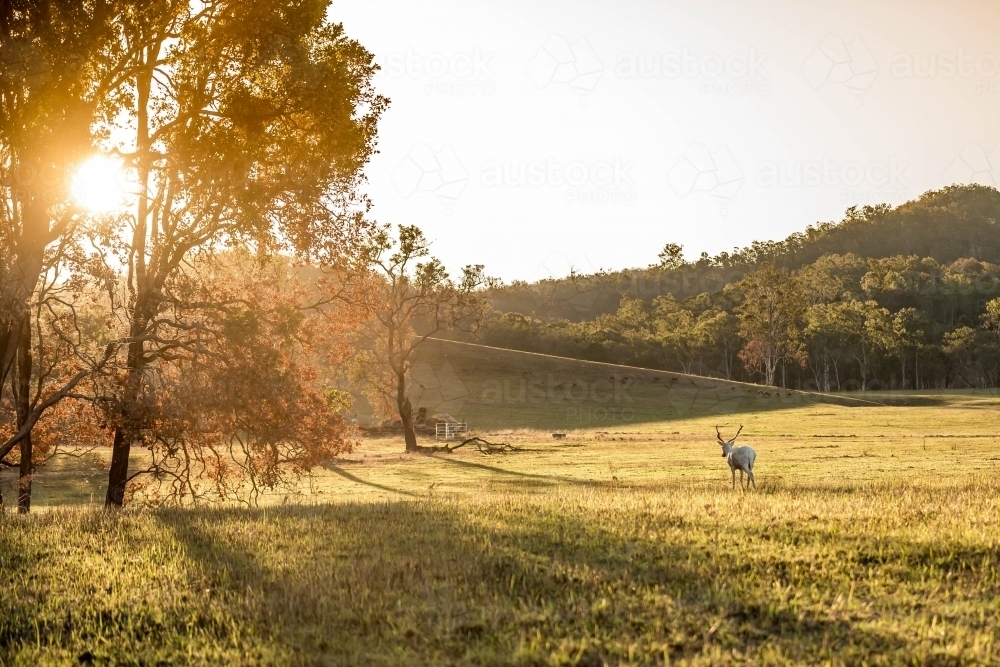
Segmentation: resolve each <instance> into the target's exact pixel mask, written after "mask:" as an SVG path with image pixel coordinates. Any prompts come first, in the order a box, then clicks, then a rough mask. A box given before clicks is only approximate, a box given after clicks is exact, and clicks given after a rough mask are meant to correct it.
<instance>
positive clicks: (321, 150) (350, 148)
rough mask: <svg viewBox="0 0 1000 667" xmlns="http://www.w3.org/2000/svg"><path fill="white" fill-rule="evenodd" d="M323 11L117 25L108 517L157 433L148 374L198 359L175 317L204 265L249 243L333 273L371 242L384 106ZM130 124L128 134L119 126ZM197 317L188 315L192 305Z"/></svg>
mask: <svg viewBox="0 0 1000 667" xmlns="http://www.w3.org/2000/svg"><path fill="white" fill-rule="evenodd" d="M328 4H329V3H328V2H327V1H326V0H264V1H261V2H253V3H247V2H238V1H236V0H222V1H208V2H204V3H189V2H186V1H178V2H159V3H148V4H147V3H142V4H138V3H137V4H135V5H132V6H130V7H129V11H128V12H126V13H125V15H124V16H123V18H122V19H121V20H120V21H119V22H118V24H117V28H118V33H117V36H118V44H119V46H120V48H121V50H122V51H123V52H124V53H126V54H127V58H125V59H124V60H122V62H121V63H120V66H121V67H122V69H123V70H124V71H127V72H129V76H128V77H127V78H126V79H125V80H124V81H123V82H122V83H121V85H120V86H119V87H118V88H116V89H115V91H114V93H113V94H109V95H108V96H106V98H105V102H106V103H105V104H104V106H103V107H102V110H103V112H104V118H105V119H106V122H105V123H104V125H103V126H102V128H101V129H102V130H103V131H104V133H105V135H106V137H107V139H106V141H105V143H104V146H103V147H104V148H105V150H107V151H109V152H112V153H114V154H117V155H118V156H120V158H121V159H122V160H123V162H124V168H125V169H126V172H127V174H128V177H129V179H130V180H131V181H132V182H133V183H134V192H133V199H132V204H131V206H130V208H129V210H128V215H127V216H126V217H124V218H122V219H121V224H119V225H117V226H109V228H108V230H107V233H106V234H105V236H104V237H103V238H102V239H101V241H102V246H103V247H104V248H107V252H106V253H105V257H104V261H105V264H106V265H108V266H115V265H120V266H123V267H124V271H123V275H122V276H121V284H122V286H123V288H122V290H121V291H120V292H119V293H118V294H117V295H116V303H115V306H116V309H117V312H118V313H120V314H121V317H122V318H123V320H124V322H125V329H126V330H125V331H124V332H123V333H124V334H125V336H126V337H127V339H128V340H129V345H128V349H127V355H126V356H125V357H124V358H122V359H120V360H119V368H120V375H119V380H120V383H119V386H118V389H117V390H116V392H115V395H114V400H113V401H111V404H112V405H113V406H115V411H114V412H115V414H114V415H113V419H112V420H111V422H110V423H111V424H112V426H113V432H114V435H113V442H112V457H111V465H110V470H109V476H108V489H107V496H106V501H105V502H106V504H107V505H109V506H118V505H121V504H122V502H123V499H124V497H125V490H126V484H127V481H128V479H129V455H130V452H131V448H132V445H133V443H135V442H137V441H139V439H140V436H141V434H142V432H143V431H144V429H146V428H147V427H148V423H147V421H148V419H149V415H148V413H147V411H146V410H145V407H144V406H147V405H148V401H147V400H146V399H147V397H148V395H149V392H150V389H151V382H150V380H151V376H150V373H149V369H151V368H153V367H154V366H156V365H157V364H158V363H159V362H160V360H161V359H164V358H167V359H173V358H175V357H177V356H178V355H184V354H194V353H195V352H196V350H194V349H193V348H192V346H193V345H196V342H194V339H193V338H192V337H191V336H190V335H189V333H190V325H189V324H188V323H186V322H185V321H183V320H182V319H179V318H178V317H175V313H176V312H179V311H184V310H188V309H187V308H181V309H179V310H178V309H177V308H175V305H176V302H177V301H178V300H179V299H182V298H183V297H182V296H181V291H180V289H179V287H178V281H177V279H178V277H179V276H180V275H181V272H182V268H183V267H184V266H185V264H186V263H188V262H189V261H190V258H191V257H192V256H194V255H197V254H198V253H200V252H206V251H209V250H211V249H217V248H219V247H223V246H226V245H229V244H232V243H243V244H247V245H248V246H249V247H251V248H252V249H253V250H254V251H255V252H260V253H264V254H270V253H274V252H276V251H278V250H282V249H284V250H286V251H288V252H290V253H294V254H297V255H299V256H302V257H306V258H309V259H313V260H318V261H321V262H327V263H336V262H337V261H339V260H340V259H341V256H342V255H343V254H345V253H347V254H349V253H350V252H351V247H352V245H353V244H354V243H355V242H356V241H357V240H358V237H359V236H363V235H364V230H365V223H364V222H363V214H364V212H365V210H366V208H367V202H366V200H365V199H364V198H363V197H362V196H361V195H360V194H359V193H358V187H359V185H360V183H361V181H362V179H363V176H362V173H361V169H362V167H363V166H364V164H365V163H366V161H367V160H368V158H369V156H370V155H371V154H372V152H373V150H374V142H375V133H376V123H377V121H378V118H379V116H380V114H381V112H382V111H383V109H384V108H385V105H386V103H387V100H385V99H384V98H382V97H381V96H379V95H377V94H376V93H375V92H374V90H373V89H372V87H371V78H372V76H373V74H374V73H375V71H376V67H377V66H376V65H375V64H374V62H373V59H372V56H371V54H369V53H368V52H367V51H366V50H365V49H364V48H362V47H361V45H359V44H358V43H357V42H355V41H353V40H351V39H349V38H348V37H347V36H346V35H345V34H344V31H343V28H342V26H340V25H334V24H330V23H328V22H327V21H326V18H325V17H326V12H327V9H328ZM122 118H125V119H126V122H125V123H119V122H118V121H120V120H121V119H122ZM191 305H193V304H187V306H191Z"/></svg>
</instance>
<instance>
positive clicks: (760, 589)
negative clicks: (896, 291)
mask: <svg viewBox="0 0 1000 667" xmlns="http://www.w3.org/2000/svg"><path fill="white" fill-rule="evenodd" d="M895 400H896V402H897V403H899V404H900V405H896V406H889V407H854V408H848V407H841V406H837V405H828V404H811V403H803V404H800V405H798V406H797V407H792V408H787V409H767V410H763V411H751V410H741V411H738V412H736V413H730V414H721V415H720V414H711V413H710V414H697V413H694V414H692V413H685V414H677V411H676V410H674V413H673V414H669V412H668V413H664V414H662V416H661V418H660V419H659V420H658V421H657V420H654V419H648V420H644V421H639V420H636V421H635V422H630V423H617V424H597V425H591V426H590V427H589V428H582V427H581V428H565V427H563V428H560V430H562V431H565V432H567V434H568V435H567V437H566V439H565V440H553V439H552V438H551V436H550V431H551V428H550V427H549V426H548V424H550V423H552V422H554V421H555V420H556V418H555V417H552V418H549V419H548V421H544V420H543V421H544V425H545V429H544V430H542V429H540V428H535V429H531V428H528V429H525V428H522V425H521V424H518V423H516V422H515V423H512V424H508V425H506V426H504V425H501V426H499V427H493V428H486V429H481V432H482V433H484V434H488V437H490V439H503V440H507V441H509V442H512V444H515V445H517V446H518V447H520V448H522V451H520V452H517V453H514V454H508V455H502V456H501V455H496V456H484V455H481V454H479V453H477V452H475V451H474V450H473V451H467V450H459V451H458V452H456V453H454V454H451V455H438V456H407V455H403V454H401V453H400V450H401V449H402V447H401V443H400V442H399V441H398V440H397V439H395V438H382V439H370V440H368V441H366V442H365V443H364V444H363V446H362V448H361V449H359V450H358V451H357V452H355V453H354V454H352V455H351V456H349V457H345V458H344V459H343V460H341V461H338V462H337V463H336V464H335V465H331V466H330V468H329V469H328V470H324V471H322V472H321V473H319V474H317V475H316V476H315V477H314V478H313V479H311V480H309V481H308V482H307V483H304V484H303V485H302V486H301V487H300V488H299V489H297V490H296V491H295V492H294V493H291V494H284V493H283V494H276V495H273V496H270V497H269V498H267V501H266V503H265V506H264V507H262V508H260V509H256V510H245V509H243V510H239V509H232V508H216V509H189V510H171V511H162V510H161V511H128V512H125V513H122V514H120V515H107V514H105V513H104V512H102V511H99V510H97V509H96V508H91V509H87V508H86V506H87V505H88V504H89V500H90V492H91V489H93V490H96V491H97V493H98V495H97V496H96V497H97V498H100V495H99V494H100V481H101V479H100V474H99V470H98V469H97V468H96V467H94V465H93V462H91V463H89V464H81V462H79V461H76V460H72V461H68V462H67V463H66V464H65V469H64V470H63V471H62V472H60V471H58V470H49V471H47V472H46V473H45V474H43V475H42V477H41V481H40V483H39V485H38V487H37V488H39V495H38V498H37V500H38V505H39V508H40V509H41V510H42V511H40V512H38V513H36V514H35V515H33V516H31V517H28V518H23V517H16V516H12V515H10V514H8V515H6V516H5V517H4V519H3V523H2V524H0V559H2V560H0V580H2V581H3V582H4V586H3V587H2V588H0V664H3V665H8V664H10V665H14V664H19V665H35V664H69V663H76V662H77V661H79V660H83V661H88V660H89V661H92V662H93V663H94V664H145V665H154V664H178V665H179V664H245V665H257V664H280V665H286V664H287V665H314V664H343V665H349V664H372V665H409V664H478V665H498V664H518V665H571V664H579V665H602V664H609V665H620V664H622V665H628V664H666V663H668V662H669V663H671V664H684V663H686V664H720V663H734V664H735V663H746V664H760V665H763V664H824V663H828V664H862V663H867V664H903V663H906V664H984V663H994V664H995V663H997V662H1000V648H998V646H997V643H996V640H997V637H996V633H997V628H1000V579H998V566H1000V548H998V545H1000V511H998V510H1000V495H998V491H1000V483H998V481H997V473H998V472H1000V451H998V450H1000V447H998V438H997V437H996V436H995V435H993V431H994V424H995V423H996V420H995V415H996V414H997V412H998V410H1000V399H998V398H996V397H994V396H992V395H989V394H986V395H983V394H975V393H965V394H963V393H930V394H921V395H904V396H897V397H895ZM903 403H906V404H908V405H903ZM668 405H669V404H668ZM538 409H540V408H538ZM559 409H561V408H559ZM644 409H645V410H646V412H647V414H650V415H653V414H654V413H655V411H656V409H658V408H657V407H656V406H652V405H650V406H645V407H644ZM671 409H673V408H671ZM716 422H722V423H724V424H725V427H726V430H728V431H729V432H732V431H733V430H735V428H736V426H737V425H738V424H739V423H743V424H745V429H744V436H741V440H744V439H745V440H746V441H747V442H748V443H750V444H753V445H754V446H755V447H756V449H757V451H758V460H757V476H758V483H759V486H760V491H759V492H758V493H741V492H740V491H738V490H737V491H735V492H733V491H731V490H730V488H729V471H728V469H727V468H726V466H725V462H724V461H723V460H722V458H721V457H720V456H719V450H718V446H717V445H715V444H714V442H713V439H712V434H713V429H712V427H713V425H714V424H715V423H716ZM473 425H474V426H475V422H473ZM535 426H536V427H537V426H538V424H536V425H535ZM489 434H493V435H489ZM86 470H89V474H90V475H91V479H90V481H87V480H86V478H85V476H83V475H82V474H81V473H82V472H83V471H86ZM8 474H9V473H8ZM81 480H83V481H81ZM6 481H9V479H8V480H6ZM6 481H5V483H6ZM69 481H73V483H74V484H75V486H74V485H71V484H69V483H68V482H69ZM88 485H89V486H88ZM70 505H77V506H79V505H82V506H84V507H83V509H73V510H71V509H65V508H64V509H60V507H65V506H70Z"/></svg>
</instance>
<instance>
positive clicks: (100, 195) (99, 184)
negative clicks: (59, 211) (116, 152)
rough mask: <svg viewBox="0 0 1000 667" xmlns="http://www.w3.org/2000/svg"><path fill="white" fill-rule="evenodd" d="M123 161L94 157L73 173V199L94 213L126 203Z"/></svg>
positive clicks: (103, 211)
mask: <svg viewBox="0 0 1000 667" xmlns="http://www.w3.org/2000/svg"><path fill="white" fill-rule="evenodd" d="M123 180H124V174H123V173H122V170H121V163H119V162H117V161H115V160H112V159H110V158H106V157H102V156H97V157H92V158H90V159H89V160H87V161H86V162H84V163H83V164H81V165H80V167H79V168H78V169H77V170H76V172H75V173H74V174H73V182H72V192H73V199H74V201H76V203H77V204H78V205H79V206H82V207H83V208H85V209H87V210H88V211H92V212H94V213H107V212H109V211H113V210H115V209H117V208H121V207H122V206H123V205H124V203H125V189H124V187H122V186H123Z"/></svg>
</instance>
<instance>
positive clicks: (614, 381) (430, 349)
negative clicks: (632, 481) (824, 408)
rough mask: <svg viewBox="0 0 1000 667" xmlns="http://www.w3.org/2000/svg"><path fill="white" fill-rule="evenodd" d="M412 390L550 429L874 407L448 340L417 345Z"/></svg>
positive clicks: (432, 400) (464, 412)
mask: <svg viewBox="0 0 1000 667" xmlns="http://www.w3.org/2000/svg"><path fill="white" fill-rule="evenodd" d="M410 397H411V401H412V402H413V405H414V407H425V408H427V410H428V412H429V413H431V414H433V413H435V412H447V413H450V414H452V415H454V416H455V417H458V418H460V419H464V420H467V421H468V422H469V423H470V425H472V426H474V427H475V428H489V429H497V428H515V429H516V428H540V429H552V430H574V429H593V428H609V429H614V428H622V427H626V426H628V425H629V424H637V423H646V422H657V421H665V420H671V419H679V418H689V417H695V416H699V415H713V414H717V415H727V414H736V413H741V412H750V411H760V410H768V409H783V408H791V407H795V406H799V405H802V404H804V403H815V402H826V403H835V404H839V405H845V406H859V405H869V406H870V405H877V404H878V403H876V402H873V401H867V400H861V399H855V398H848V397H845V396H833V395H824V394H812V393H808V392H800V391H787V392H783V391H780V390H775V389H772V388H768V387H761V386H759V385H754V384H746V383H743V382H730V381H727V380H717V379H714V378H706V377H701V376H696V375H685V374H683V373H671V372H666V371H654V370H647V369H643V368H633V367H629V366H618V365H615V364H605V363H597V362H591V361H580V360H577V359H567V358H564V357H554V356H549V355H545V354H536V353H532V352H519V351H516V350H504V349H500V348H493V347H487V346H484V345H475V344H471V343H462V342H456V341H448V340H429V341H428V342H427V343H425V344H424V345H423V346H422V347H420V348H419V349H418V354H417V357H416V360H415V363H414V365H413V372H412V384H411V389H410ZM366 407H367V405H366V404H365V403H364V402H363V400H362V399H359V410H358V412H359V417H360V421H361V422H362V423H365V422H366V421H368V419H369V418H370V417H369V415H370V409H366Z"/></svg>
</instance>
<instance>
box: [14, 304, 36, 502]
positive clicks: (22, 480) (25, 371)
mask: <svg viewBox="0 0 1000 667" xmlns="http://www.w3.org/2000/svg"><path fill="white" fill-rule="evenodd" d="M31 371H32V359H31V322H30V318H29V317H24V324H23V326H22V327H21V335H20V336H19V344H18V348H17V388H16V391H15V392H14V400H15V401H16V403H17V428H18V430H20V429H21V428H23V427H24V425H25V423H26V422H27V421H28V413H29V412H31ZM31 455H32V448H31V434H30V433H29V434H28V436H27V437H26V438H25V439H24V440H22V441H21V465H20V467H19V470H18V475H17V511H18V513H19V514H27V513H28V511H29V510H30V509H31V474H32V473H33V472H34V469H33V466H32V465H31Z"/></svg>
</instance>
